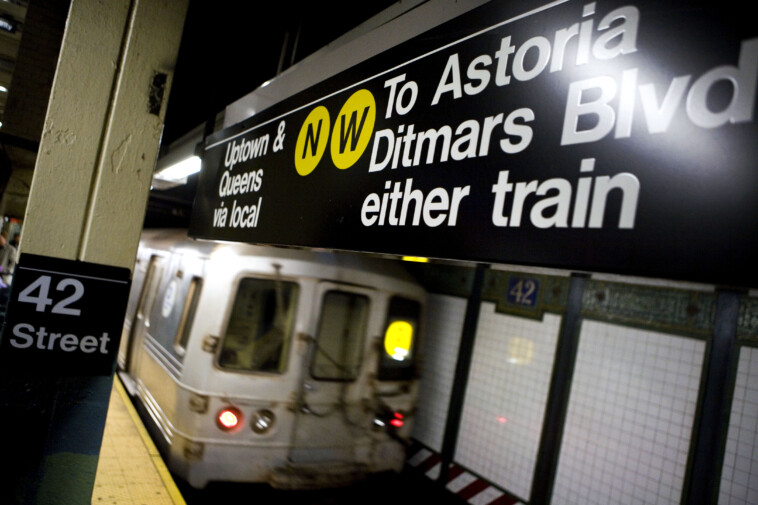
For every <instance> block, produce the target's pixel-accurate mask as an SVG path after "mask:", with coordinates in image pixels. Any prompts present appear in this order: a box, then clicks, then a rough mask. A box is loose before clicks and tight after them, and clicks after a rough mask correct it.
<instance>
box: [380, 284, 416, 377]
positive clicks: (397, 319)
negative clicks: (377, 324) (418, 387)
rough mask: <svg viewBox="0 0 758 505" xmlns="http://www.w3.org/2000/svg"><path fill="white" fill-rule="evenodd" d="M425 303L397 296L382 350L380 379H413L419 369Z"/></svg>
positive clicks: (393, 302) (390, 306)
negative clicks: (418, 349)
mask: <svg viewBox="0 0 758 505" xmlns="http://www.w3.org/2000/svg"><path fill="white" fill-rule="evenodd" d="M420 316H421V304H420V303H418V302H416V301H414V300H409V299H407V298H401V297H397V296H396V297H393V298H392V299H391V300H390V305H389V310H388V311H387V325H386V327H385V332H384V338H383V340H382V349H381V352H380V354H379V371H378V374H377V377H378V378H379V379H380V380H409V379H412V378H413V374H414V372H415V361H416V360H415V348H416V337H417V335H418V327H419V320H420Z"/></svg>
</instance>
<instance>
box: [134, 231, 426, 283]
mask: <svg viewBox="0 0 758 505" xmlns="http://www.w3.org/2000/svg"><path fill="white" fill-rule="evenodd" d="M140 245H141V246H146V247H149V248H152V249H159V250H165V251H178V250H191V251H193V252H194V253H196V254H198V255H200V256H206V257H207V256H210V255H211V254H212V253H214V252H217V251H220V250H222V249H228V250H230V251H232V252H234V253H236V254H239V255H242V256H265V257H276V258H281V259H291V260H299V261H306V262H311V263H318V264H322V265H324V266H331V267H339V268H345V269H350V270H360V271H362V272H368V273H375V274H381V275H385V276H387V275H389V276H392V277H395V278H397V279H401V280H405V281H409V282H412V283H417V281H416V280H415V279H414V277H413V276H412V275H411V274H410V273H408V271H407V270H406V269H405V268H404V267H403V265H402V264H400V262H399V261H397V260H394V259H387V258H379V257H372V256H368V255H366V254H361V253H352V252H341V251H329V250H313V249H305V248H295V247H281V246H270V245H257V244H248V243H242V242H224V241H216V240H203V239H193V238H191V237H189V236H188V234H187V230H186V229H182V228H176V229H145V230H143V232H142V237H141V239H140Z"/></svg>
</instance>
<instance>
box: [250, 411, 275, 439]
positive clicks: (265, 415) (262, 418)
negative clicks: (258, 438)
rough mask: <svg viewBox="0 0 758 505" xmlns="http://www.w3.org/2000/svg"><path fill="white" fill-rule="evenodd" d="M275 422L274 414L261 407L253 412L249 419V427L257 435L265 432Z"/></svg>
mask: <svg viewBox="0 0 758 505" xmlns="http://www.w3.org/2000/svg"><path fill="white" fill-rule="evenodd" d="M275 422H276V416H275V415H274V413H273V412H271V411H270V410H268V409H262V410H259V411H258V412H256V413H255V414H253V417H252V419H250V427H251V428H252V429H253V431H254V432H256V433H257V434H259V435H262V434H263V433H266V432H267V431H268V430H270V429H271V427H272V426H274V423H275Z"/></svg>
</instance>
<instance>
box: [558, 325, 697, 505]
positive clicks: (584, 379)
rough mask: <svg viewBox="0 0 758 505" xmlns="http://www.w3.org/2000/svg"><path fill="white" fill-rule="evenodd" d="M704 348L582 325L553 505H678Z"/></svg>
mask: <svg viewBox="0 0 758 505" xmlns="http://www.w3.org/2000/svg"><path fill="white" fill-rule="evenodd" d="M704 349H705V344H704V342H702V341H699V340H695V339H689V338H683V337H677V336H672V335H667V334H663V333H657V332H652V331H643V330H639V329H635V328H629V327H623V326H618V325H613V324H608V323H601V322H596V321H589V320H585V321H583V322H582V329H581V335H580V341H579V349H578V355H577V361H576V366H575V370H574V377H573V381H572V385H571V396H570V401H569V407H568V412H567V419H566V424H565V428H564V433H563V439H562V440H563V441H562V445H561V452H560V459H559V462H558V472H557V476H556V482H555V486H554V490H553V498H552V502H551V503H552V505H562V504H582V505H592V504H598V505H601V504H602V505H607V504H610V503H614V504H615V503H645V504H678V503H679V500H680V499H681V494H682V486H683V481H684V474H685V469H686V464H687V454H688V450H689V445H690V437H691V430H692V424H693V420H694V415H695V409H696V403H697V397H698V388H699V384H700V375H701V370H702V363H703V354H704Z"/></svg>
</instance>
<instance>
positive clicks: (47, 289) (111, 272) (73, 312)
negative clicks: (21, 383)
mask: <svg viewBox="0 0 758 505" xmlns="http://www.w3.org/2000/svg"><path fill="white" fill-rule="evenodd" d="M129 277H130V275H129V270H128V269H126V268H119V267H112V266H105V265H99V264H94V263H85V262H81V261H71V260H65V259H60V258H49V257H45V256H38V255H32V254H22V255H21V258H20V261H19V264H18V266H17V267H16V271H15V274H14V278H13V286H12V291H11V298H10V301H9V303H8V309H7V317H6V320H5V325H4V328H3V335H2V341H0V367H2V368H3V369H4V370H8V369H13V370H15V371H18V372H19V373H24V374H31V375H48V376H73V375H110V374H111V373H113V369H114V366H115V362H116V353H117V351H118V344H119V337H120V336H121V327H122V324H123V320H124V312H125V310H126V301H127V298H128V296H129V285H130V281H129Z"/></svg>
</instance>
